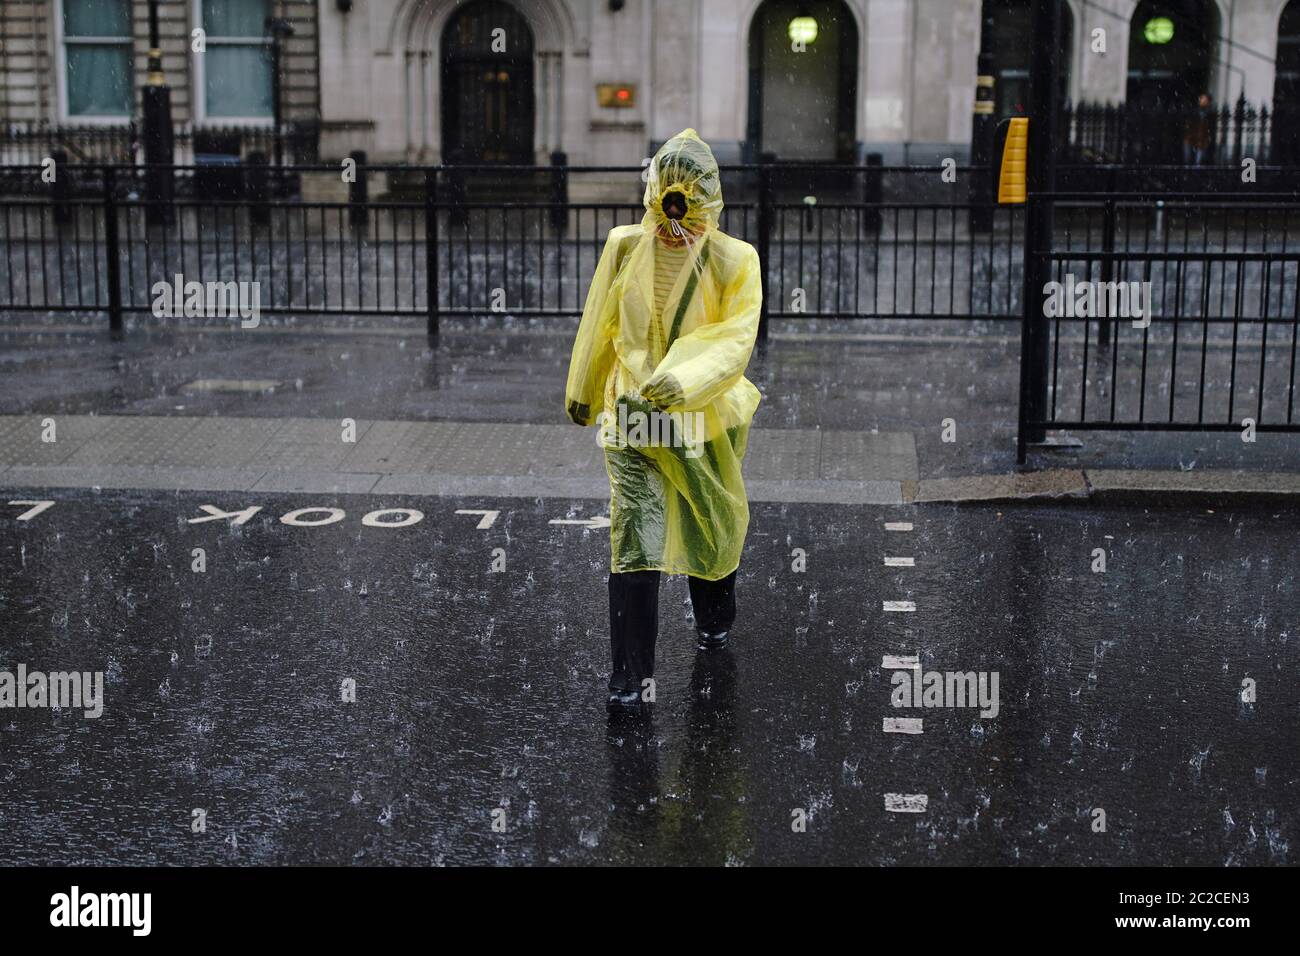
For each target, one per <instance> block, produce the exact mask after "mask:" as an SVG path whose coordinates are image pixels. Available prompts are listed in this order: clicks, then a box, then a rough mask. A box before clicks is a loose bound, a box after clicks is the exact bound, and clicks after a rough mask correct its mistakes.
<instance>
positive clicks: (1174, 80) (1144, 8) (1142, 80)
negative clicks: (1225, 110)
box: [1125, 0, 1219, 111]
mask: <svg viewBox="0 0 1300 956" xmlns="http://www.w3.org/2000/svg"><path fill="white" fill-rule="evenodd" d="M1218 43H1219V12H1218V8H1217V7H1216V6H1215V4H1214V2H1213V0H1142V2H1141V3H1139V4H1138V5H1137V9H1135V10H1134V11H1133V19H1132V21H1131V22H1130V24H1129V41H1128V92H1127V94H1126V96H1125V99H1126V100H1127V101H1128V103H1129V104H1130V105H1131V106H1136V107H1137V108H1139V109H1143V110H1153V111H1154V110H1166V111H1168V110H1184V109H1190V108H1192V107H1194V106H1195V105H1196V100H1197V97H1198V96H1200V95H1201V94H1202V93H1209V92H1210V91H1211V90H1212V89H1213V86H1212V83H1213V81H1214V61H1215V58H1216V54H1215V49H1216V47H1217V46H1218Z"/></svg>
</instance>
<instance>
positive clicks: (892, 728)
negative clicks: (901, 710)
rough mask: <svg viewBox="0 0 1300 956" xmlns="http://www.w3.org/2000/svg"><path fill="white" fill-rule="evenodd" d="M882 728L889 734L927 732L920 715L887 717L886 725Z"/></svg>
mask: <svg viewBox="0 0 1300 956" xmlns="http://www.w3.org/2000/svg"><path fill="white" fill-rule="evenodd" d="M880 729H881V730H883V731H884V732H885V733H887V734H922V733H925V730H924V729H923V727H922V723H921V718H920V717H886V718H885V723H884V726H882V727H881V728H880Z"/></svg>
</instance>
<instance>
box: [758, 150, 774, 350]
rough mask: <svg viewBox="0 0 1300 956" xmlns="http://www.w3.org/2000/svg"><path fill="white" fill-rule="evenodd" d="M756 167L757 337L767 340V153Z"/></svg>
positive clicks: (769, 237)
mask: <svg viewBox="0 0 1300 956" xmlns="http://www.w3.org/2000/svg"><path fill="white" fill-rule="evenodd" d="M760 159H761V160H763V161H762V162H761V163H760V165H759V167H758V277H759V282H760V283H761V287H762V290H763V305H762V308H761V309H760V310H759V313H758V338H759V340H760V341H764V342H765V341H767V313H768V310H769V306H768V302H767V285H768V283H767V268H768V265H769V264H770V263H771V261H772V257H771V255H770V251H771V248H772V241H771V240H772V171H771V170H772V167H771V166H770V165H769V164H768V163H767V162H766V159H767V155H766V154H764V155H763V156H762V157H760Z"/></svg>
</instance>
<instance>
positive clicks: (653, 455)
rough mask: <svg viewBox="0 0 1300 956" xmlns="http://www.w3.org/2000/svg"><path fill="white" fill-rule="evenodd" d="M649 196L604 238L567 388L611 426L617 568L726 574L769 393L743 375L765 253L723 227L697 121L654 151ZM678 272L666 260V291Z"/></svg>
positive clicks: (573, 407) (584, 412)
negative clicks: (635, 219) (750, 444)
mask: <svg viewBox="0 0 1300 956" xmlns="http://www.w3.org/2000/svg"><path fill="white" fill-rule="evenodd" d="M683 197H684V199H685V214H684V215H681V200H682V199H683ZM665 202H667V203H668V207H669V209H670V210H671V211H672V212H674V213H676V214H678V216H679V218H671V217H670V216H669V215H668V213H667V212H666V211H665ZM645 207H646V213H645V216H644V217H642V219H641V222H640V224H639V225H634V226H618V227H616V228H614V229H611V230H610V233H609V238H608V239H607V240H606V242H605V249H604V251H603V252H602V253H601V256H600V262H599V263H598V264H597V266H596V273H595V275H594V276H593V278H592V280H591V289H590V291H589V292H588V293H587V301H586V305H585V306H584V308H583V312H582V322H581V324H580V325H579V327H578V337H577V339H576V341H575V342H574V343H573V355H572V358H571V360H570V364H569V379H568V385H567V387H566V389H565V402H566V407H567V409H568V413H569V417H570V418H572V419H573V420H574V421H575V422H577V423H578V424H580V425H598V426H599V427H600V434H599V437H600V443H601V445H602V446H603V448H604V450H605V465H606V470H607V471H608V473H609V482H610V492H611V500H610V552H611V553H610V570H612V571H616V572H623V571H642V570H658V571H664V572H667V573H669V574H689V575H692V576H694V577H698V578H704V579H707V580H711V581H715V580H718V579H719V578H724V577H726V576H727V575H728V574H730V573H731V572H732V571H734V570H736V567H737V566H738V565H739V563H740V552H741V548H742V547H743V546H744V543H745V532H746V531H747V529H748V527H749V503H748V501H747V500H746V498H745V484H744V482H743V481H742V480H741V476H740V464H741V460H742V458H743V457H744V454H745V445H746V442H747V439H748V436H749V423H750V421H751V420H752V419H753V417H754V410H755V409H756V408H757V407H758V402H759V397H760V396H759V392H758V389H757V388H755V387H754V385H753V384H752V383H751V382H750V381H749V380H748V379H746V378H745V376H744V372H745V367H746V366H747V365H748V364H749V356H750V352H751V350H752V349H753V346H754V338H755V336H756V334H757V332H758V317H759V309H760V307H761V304H762V298H763V293H762V286H761V281H760V275H759V262H758V253H757V252H755V251H754V247H753V246H751V245H749V244H748V243H747V242H743V241H741V240H740V239H735V238H733V237H731V236H728V235H727V234H726V233H723V232H721V231H720V230H719V229H718V216H719V214H720V213H721V211H722V184H721V180H720V177H719V174H718V164H717V161H716V160H715V159H714V158H713V152H712V151H711V150H710V149H709V147H708V145H707V144H706V143H705V142H704V141H703V140H701V139H700V138H699V136H698V135H696V133H695V130H693V129H687V130H683V131H682V132H681V133H678V134H677V135H676V136H674V137H673V138H672V139H670V140H669V141H668V142H666V143H665V144H664V145H663V146H662V147H661V148H660V149H659V151H658V152H657V153H656V154H655V156H654V159H653V160H652V161H651V163H650V167H649V171H648V178H647V182H646V189H645ZM683 246H684V251H685V258H684V265H682V266H680V267H679V273H678V274H677V275H676V277H675V280H673V281H672V284H671V291H670V292H669V293H668V295H667V299H666V301H665V302H664V305H663V308H662V309H657V308H656V305H655V278H656V276H655V271H656V270H655V260H656V256H657V255H661V256H663V257H664V261H665V262H667V261H668V259H669V257H670V254H672V253H676V256H674V258H680V256H681V254H682V251H683ZM666 278H668V277H666V276H665V275H664V270H663V267H662V265H661V268H660V276H659V279H660V286H661V292H662V289H663V287H664V284H665V281H666Z"/></svg>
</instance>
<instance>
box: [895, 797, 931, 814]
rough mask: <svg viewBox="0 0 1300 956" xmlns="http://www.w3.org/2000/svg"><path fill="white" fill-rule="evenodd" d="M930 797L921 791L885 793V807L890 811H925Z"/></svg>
mask: <svg viewBox="0 0 1300 956" xmlns="http://www.w3.org/2000/svg"><path fill="white" fill-rule="evenodd" d="M929 805H930V798H929V797H927V796H926V795H925V794H923V793H887V794H885V809H886V810H888V811H889V812H890V813H925V811H926V808H927V807H928V806H929Z"/></svg>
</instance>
